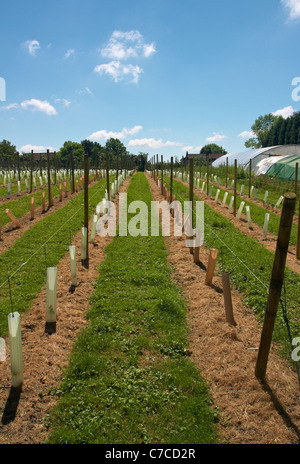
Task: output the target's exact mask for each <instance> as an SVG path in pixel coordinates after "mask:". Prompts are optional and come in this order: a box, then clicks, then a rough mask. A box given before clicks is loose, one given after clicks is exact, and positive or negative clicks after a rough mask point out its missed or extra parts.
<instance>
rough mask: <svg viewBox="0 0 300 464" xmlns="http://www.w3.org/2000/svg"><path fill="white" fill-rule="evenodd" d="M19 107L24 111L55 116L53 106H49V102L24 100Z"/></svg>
mask: <svg viewBox="0 0 300 464" xmlns="http://www.w3.org/2000/svg"><path fill="white" fill-rule="evenodd" d="M21 107H22V108H24V109H25V110H27V109H31V110H32V111H42V112H43V113H45V114H47V115H48V116H53V115H56V114H57V112H56V109H55V108H54V106H52V105H50V103H49V102H47V101H46V100H45V101H41V100H37V99H35V98H31V100H25V101H23V102H22V103H21Z"/></svg>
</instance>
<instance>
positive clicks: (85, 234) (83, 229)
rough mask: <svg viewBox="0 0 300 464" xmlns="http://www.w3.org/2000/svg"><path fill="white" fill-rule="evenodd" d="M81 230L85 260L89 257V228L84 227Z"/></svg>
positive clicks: (83, 258) (82, 251)
mask: <svg viewBox="0 0 300 464" xmlns="http://www.w3.org/2000/svg"><path fill="white" fill-rule="evenodd" d="M81 232H82V235H81V259H82V261H84V260H85V259H86V258H87V228H86V227H82V229H81Z"/></svg>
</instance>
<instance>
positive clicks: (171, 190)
mask: <svg viewBox="0 0 300 464" xmlns="http://www.w3.org/2000/svg"><path fill="white" fill-rule="evenodd" d="M172 198H173V156H171V172H170V203H172Z"/></svg>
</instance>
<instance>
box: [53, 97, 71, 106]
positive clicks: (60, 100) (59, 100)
mask: <svg viewBox="0 0 300 464" xmlns="http://www.w3.org/2000/svg"><path fill="white" fill-rule="evenodd" d="M55 103H62V104H63V105H64V106H65V107H68V106H70V105H71V102H70V101H69V100H66V99H65V98H56V100H55Z"/></svg>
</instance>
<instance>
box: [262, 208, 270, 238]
mask: <svg viewBox="0 0 300 464" xmlns="http://www.w3.org/2000/svg"><path fill="white" fill-rule="evenodd" d="M269 220H270V214H269V213H266V215H265V222H264V228H263V237H264V238H265V237H266V236H267V233H268V225H269Z"/></svg>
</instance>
